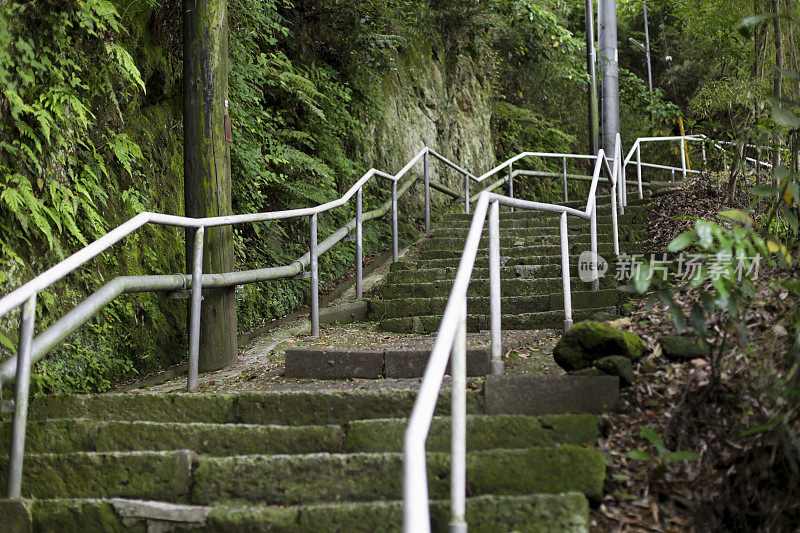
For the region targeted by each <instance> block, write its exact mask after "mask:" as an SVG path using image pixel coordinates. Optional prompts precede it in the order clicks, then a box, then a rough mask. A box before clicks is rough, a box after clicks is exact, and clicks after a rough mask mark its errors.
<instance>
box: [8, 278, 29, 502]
mask: <svg viewBox="0 0 800 533" xmlns="http://www.w3.org/2000/svg"><path fill="white" fill-rule="evenodd" d="M35 321H36V294H34V295H33V296H31V297H30V298H28V300H26V301H25V303H24V304H22V317H21V318H20V326H19V347H18V350H17V381H16V383H15V388H14V418H13V421H12V423H11V424H12V426H11V446H10V448H9V451H8V493H7V497H8V498H9V499H16V498H20V497H21V495H22V461H23V456H24V454H25V430H26V425H27V422H28V399H29V387H30V379H31V348H32V345H33V326H34V323H35Z"/></svg>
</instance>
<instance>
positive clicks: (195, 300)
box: [186, 226, 205, 392]
mask: <svg viewBox="0 0 800 533" xmlns="http://www.w3.org/2000/svg"><path fill="white" fill-rule="evenodd" d="M204 239H205V228H204V227H202V226H201V227H199V228H197V231H195V232H194V255H193V260H192V301H191V306H192V311H191V315H190V319H189V370H188V372H187V373H188V379H187V381H186V391H187V392H197V387H198V375H199V368H200V320H201V319H202V316H201V306H202V305H203V304H202V302H203V241H204Z"/></svg>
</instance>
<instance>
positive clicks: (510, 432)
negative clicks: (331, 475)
mask: <svg viewBox="0 0 800 533" xmlns="http://www.w3.org/2000/svg"><path fill="white" fill-rule="evenodd" d="M407 425H408V420H407V419H404V418H394V419H385V420H381V419H375V420H356V421H353V422H350V423H349V424H348V425H347V428H346V433H347V438H346V442H345V448H346V451H348V452H386V451H398V452H399V451H401V450H402V448H403V436H404V434H405V431H406V427H407ZM599 436H600V429H599V426H598V421H597V418H596V417H595V416H594V415H590V414H575V415H544V416H515V415H494V416H485V415H469V416H467V449H468V450H473V451H477V450H490V449H493V448H503V449H517V448H528V447H531V446H556V445H559V444H572V445H576V446H591V445H594V444H596V443H597V438H598V437H599ZM450 444H451V443H450V418H449V417H438V416H437V417H434V419H433V422H432V424H431V428H430V432H429V433H428V439H427V440H426V441H425V448H426V449H427V450H428V451H432V452H449V451H450Z"/></svg>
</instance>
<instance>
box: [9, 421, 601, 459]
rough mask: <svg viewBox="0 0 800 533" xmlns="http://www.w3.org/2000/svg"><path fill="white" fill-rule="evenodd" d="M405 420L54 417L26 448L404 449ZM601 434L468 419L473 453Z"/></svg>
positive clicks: (585, 441) (435, 437)
mask: <svg viewBox="0 0 800 533" xmlns="http://www.w3.org/2000/svg"><path fill="white" fill-rule="evenodd" d="M407 425H408V419H407V418H382V419H374V420H354V421H352V422H348V423H346V424H343V425H338V424H329V425H325V426H272V425H270V426H263V425H251V424H207V423H191V424H185V423H176V422H119V421H100V420H87V419H77V420H72V419H52V420H40V421H37V422H32V423H31V424H29V426H28V431H27V436H26V441H25V445H26V451H27V453H57V454H58V453H72V452H117V451H125V452H128V451H174V450H184V449H189V450H192V451H193V452H195V453H197V454H202V455H211V456H226V455H254V454H256V455H274V454H307V453H316V452H329V453H344V452H400V451H402V448H403V434H404V432H405V429H406V426H407ZM0 431H2V433H0V435H2V445H3V450H4V451H5V453H7V450H8V439H9V434H10V432H9V424H8V423H5V424H3V427H2V430H0ZM598 436H599V430H598V425H597V420H596V419H595V418H594V417H593V416H592V415H568V416H567V415H554V416H544V417H528V416H499V417H497V416H484V415H468V417H467V447H468V449H470V450H486V449H491V448H527V447H530V446H554V445H558V444H573V445H579V446H580V445H590V444H593V443H594V442H596V440H597V437H598ZM427 449H428V450H429V451H437V452H446V451H448V450H449V449H450V419H449V418H448V417H435V418H434V421H433V425H432V426H431V432H430V435H429V437H428V441H427Z"/></svg>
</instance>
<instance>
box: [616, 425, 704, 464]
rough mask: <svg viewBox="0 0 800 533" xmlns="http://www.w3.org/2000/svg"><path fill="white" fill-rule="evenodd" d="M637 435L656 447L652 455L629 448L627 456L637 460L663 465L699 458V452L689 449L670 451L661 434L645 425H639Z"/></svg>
mask: <svg viewBox="0 0 800 533" xmlns="http://www.w3.org/2000/svg"><path fill="white" fill-rule="evenodd" d="M639 436H640V437H642V438H644V439H647V441H648V442H650V444H651V445H652V446H653V447H654V448H655V449H656V455H655V456H654V455H652V454H650V453H647V452H643V451H641V450H631V451H629V452H628V457H630V458H631V459H635V460H637V461H648V462H651V463H656V464H658V465H659V466H661V467H663V466H664V465H668V464H672V463H677V462H680V461H696V460H698V459H700V454H698V453H696V452H689V451H675V452H672V451H670V450H669V449H668V448H667V446H666V444H664V439H662V438H661V435H659V434H658V433H656V432H655V431H653V430H652V429H651V428H649V427H647V426H641V427H639Z"/></svg>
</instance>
